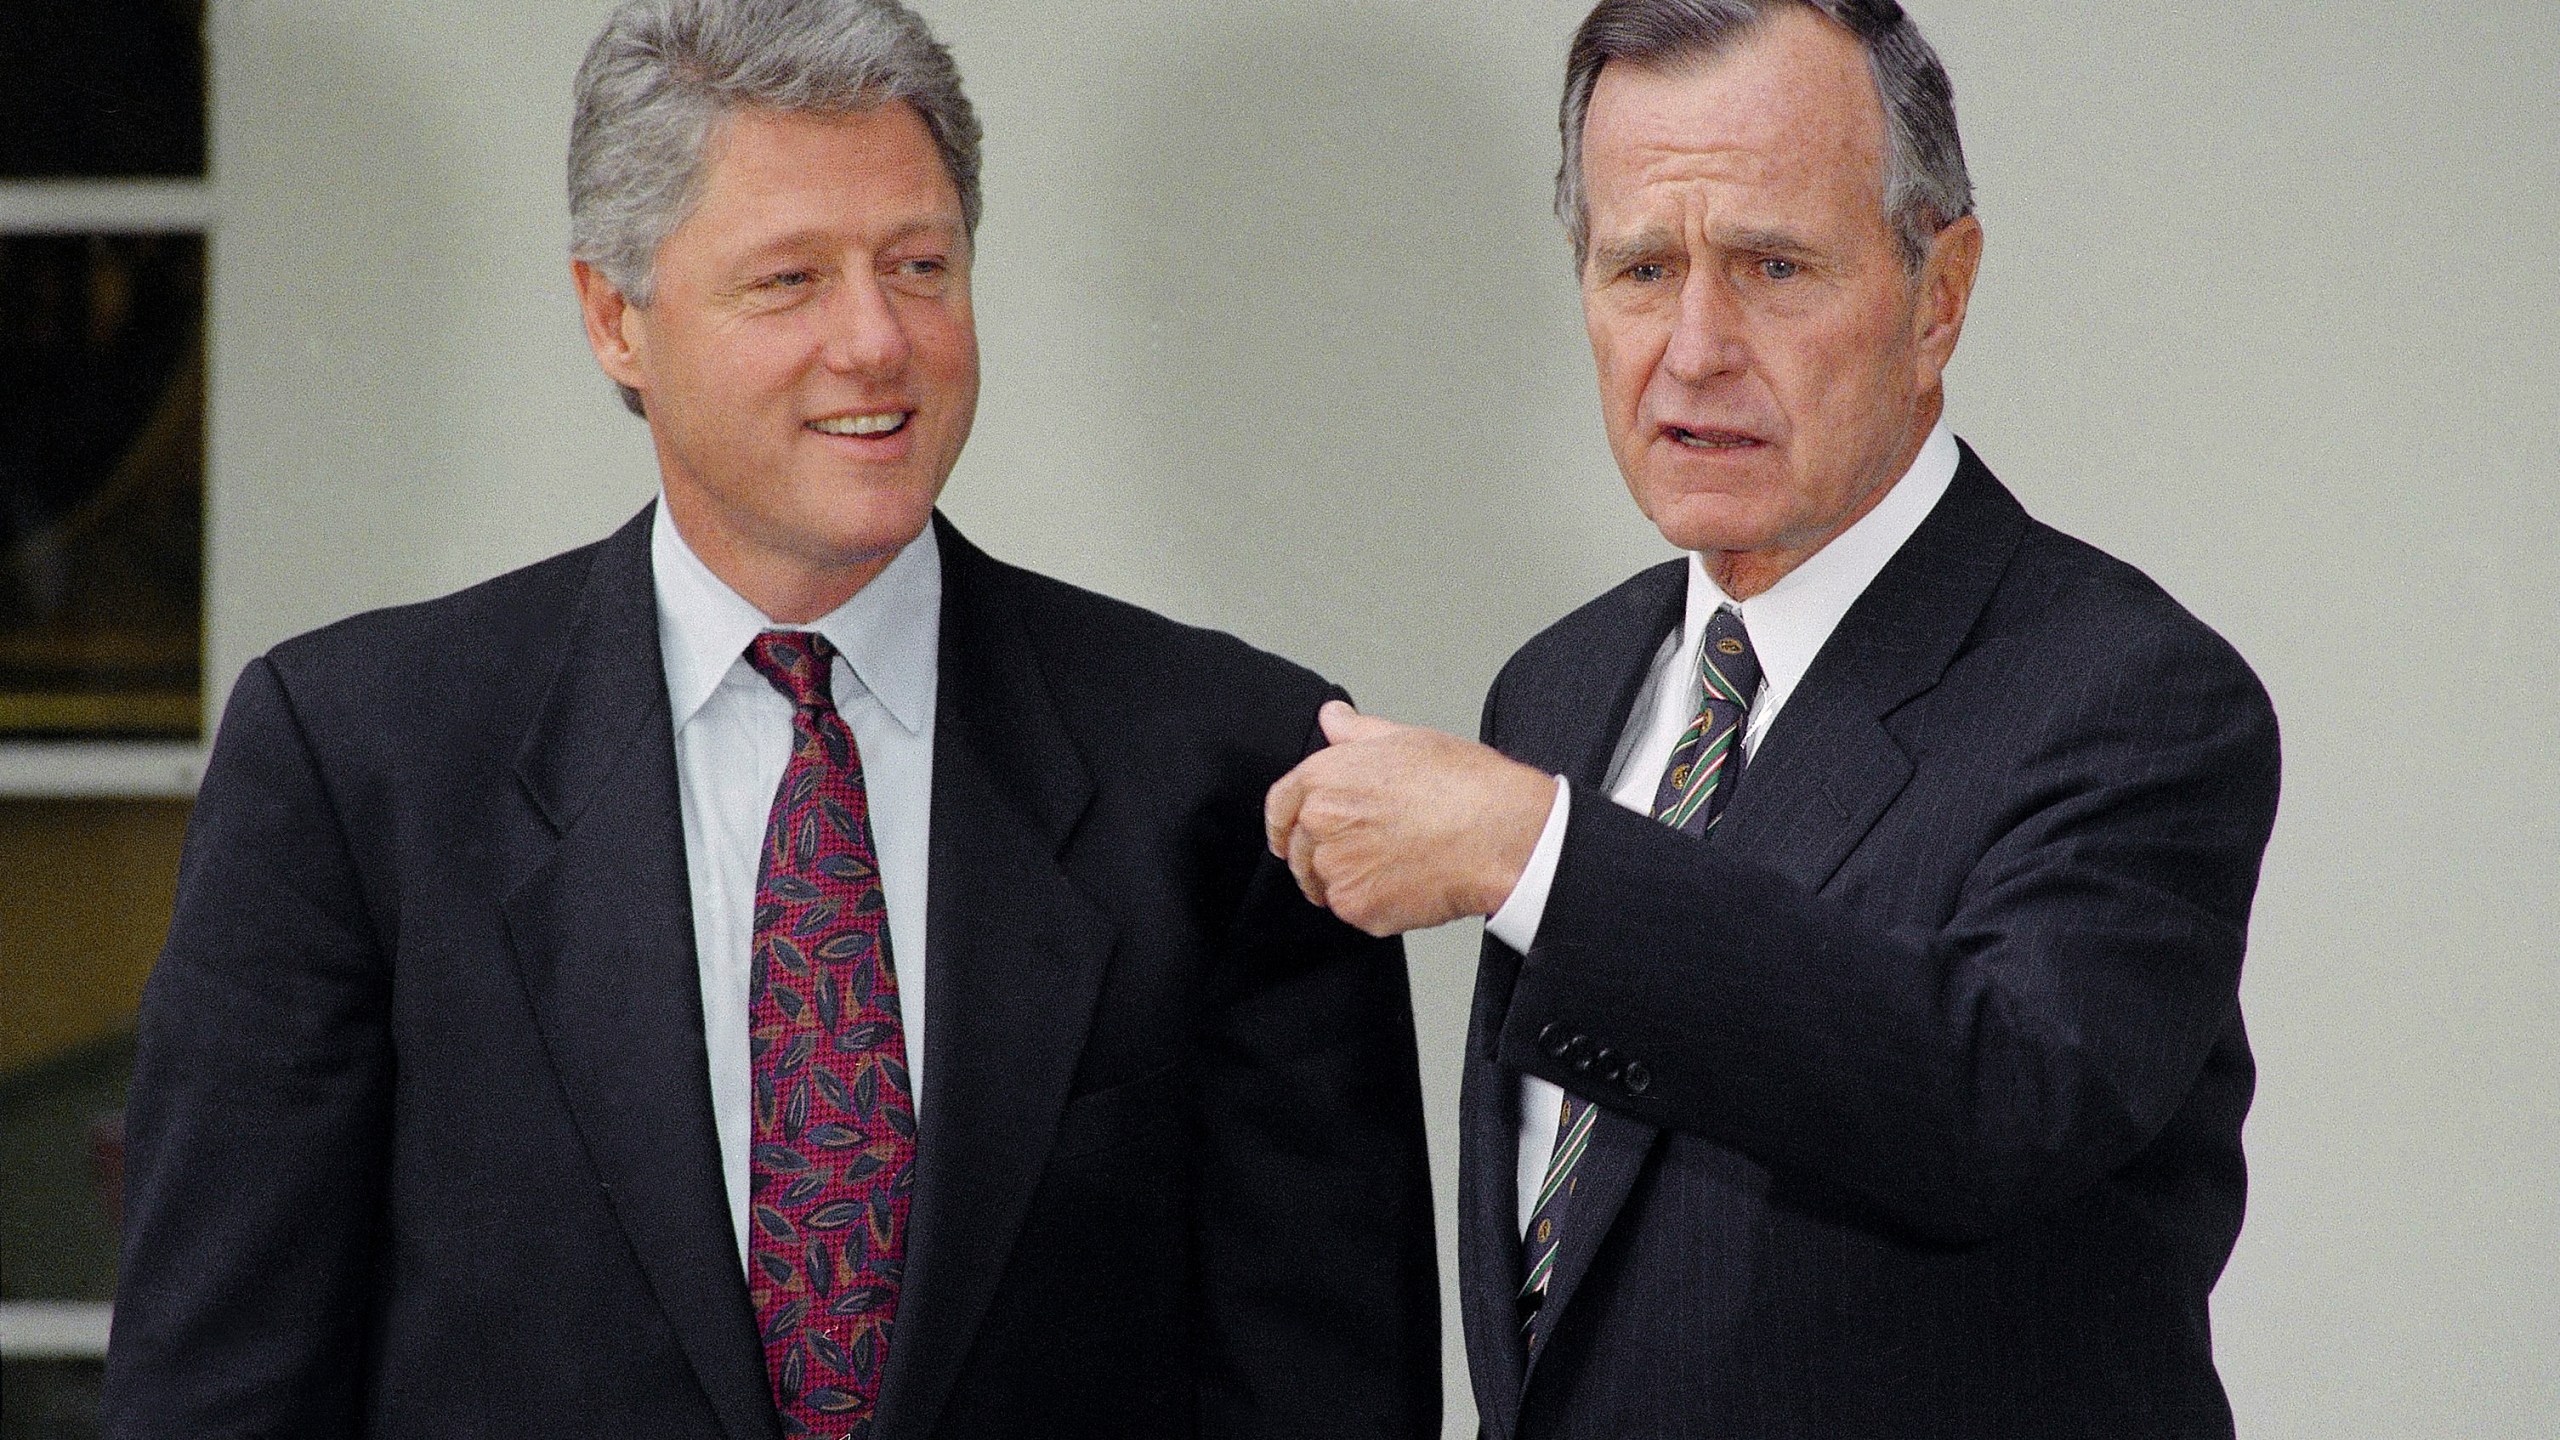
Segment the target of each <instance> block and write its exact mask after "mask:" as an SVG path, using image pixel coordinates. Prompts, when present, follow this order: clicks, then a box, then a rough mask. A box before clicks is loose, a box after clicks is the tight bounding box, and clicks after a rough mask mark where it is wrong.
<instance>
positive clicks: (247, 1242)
mask: <svg viewBox="0 0 2560 1440" xmlns="http://www.w3.org/2000/svg"><path fill="white" fill-rule="evenodd" d="M648 518H649V517H648V515H647V513H646V512H644V513H643V515H642V516H641V518H639V519H638V520H635V521H633V522H632V523H631V524H630V525H628V526H626V527H624V528H623V529H622V530H621V531H620V532H619V533H617V534H616V535H614V536H613V537H612V538H611V539H609V540H606V541H604V542H602V543H601V544H599V545H594V546H590V547H588V548H586V549H583V550H580V551H576V552H573V553H571V554H568V555H564V556H561V557H559V558H557V559H554V560H551V561H548V562H545V563H543V564H540V565H536V566H534V567H532V568H530V569H527V570H523V571H520V572H517V573H515V574H513V575H509V576H506V577H503V578H501V579H498V580H495V581H492V582H490V583H488V584H485V585H481V586H478V587H476V588H474V589H471V590H468V591H465V592H463V593H462V594H459V595H456V596H453V597H451V598H448V599H445V600H440V601H436V602H433V603H431V604H426V605H421V606H412V607H408V608H405V609H400V610H394V611H387V612H382V613H379V614H374V615H368V616H362V617H358V618H357V619H354V620H351V621H348V622H345V623H343V624H340V625H336V626H332V627H330V628H329V629H327V630H324V631H321V632H319V633H317V634H314V635H310V636H306V637H304V638H302V639H299V640H295V641H292V642H290V643H288V644H285V645H282V646H279V647H277V649H276V650H275V651H274V652H273V653H272V654H270V655H268V656H267V657H265V658H263V659H261V660H258V661H256V662H254V663H252V664H251V665H250V666H249V667H248V669H247V671H246V672H245V673H244V674H243V675H242V676H241V678H240V682H239V684H238V686H237V688H236V689H235V691H234V692H233V695H232V699H231V704H230V710H229V713H228V715H227V716H226V717H225V719H224V722H223V726H222V732H221V737H220V739H219V741H218V742H217V743H216V746H215V749H214V755H213V760H212V763H211V766H210V768H209V769H208V771H207V773H206V776H205V780H204V785H203V790H202V793H201V795H200V796H199V798H198V801H197V807H196V812H195V819H194V825H193V829H192V832H191V834H190V835H189V838H188V844H187V850H186V858H185V862H184V865H183V873H182V876H181V879H180V884H179V898H178V909H177V920H176V924H175V927H174V929H173V930H172V933H171V936H170V940H169V945H168V949H167V951H166V952H165V953H164V955H163V956H162V958H161V961H160V965H159V967H158V969H157V970H156V972H155V973H154V974H153V977H152V980H151V983H150V988H149V992H148V994H147V995H146V997H145V1000H144V1003H143V1016H142V1040H141V1053H140V1059H139V1063H138V1067H137V1071H136V1075H135V1079H134V1086H133V1099H132V1110H131V1114H130V1119H129V1124H130V1130H129V1144H130V1147H131V1148H130V1154H129V1162H128V1164H129V1168H128V1171H127V1204H126V1215H127V1221H126V1224H127V1235H126V1244H125V1251H124V1262H123V1272H122V1276H121V1281H120V1286H119V1290H118V1293H117V1302H116V1317H115V1333H114V1338H113V1344H112V1346H111V1353H110V1356H109V1361H108V1382H107V1383H108V1390H107V1406H106V1408H107V1415H108V1424H107V1431H108V1433H109V1434H111V1435H116V1436H129V1437H141V1436H152V1437H159V1436H171V1435H184V1436H188V1437H190V1440H203V1437H216V1436H233V1435H237V1436H247V1435H258V1436H312V1437H331V1440H340V1437H347V1436H354V1435H367V1436H421V1437H430V1436H431V1437H437V1440H447V1437H457V1436H540V1437H544V1440H568V1437H575V1436H593V1437H598V1440H633V1437H658V1436H667V1437H675V1436H684V1437H703V1440H714V1437H722V1440H779V1437H780V1434H781V1428H780V1422H779V1420H778V1418H777V1416H776V1415H775V1412H774V1409H773V1405H772V1403H771V1401H770V1399H769V1398H768V1396H767V1389H766V1380H765V1374H764V1361H763V1355H762V1349H761V1346H760V1344H759V1342H758V1339H757V1334H756V1325H755V1321H754V1318H753V1315H752V1311H751V1307H750V1304H749V1301H748V1297H747V1289H746V1282H745V1279H744V1277H743V1275H742V1274H741V1273H740V1270H739V1264H738V1253H737V1248H736V1241H735V1239H734V1237H733V1235H732V1233H731V1225H730V1219H729V1212H728V1205H727V1202H726V1200H725V1198H724V1195H723V1191H722V1187H721V1172H720V1160H719V1156H718V1153H717V1146H716V1141H715V1139H714V1135H713V1130H712V1118H711V1100H710V1091H709V1084H708V1080H707V1077H706V1069H707V1061H706V1059H705V1050H704V1042H703V1035H702V1017H701V1006H700V999H699V996H700V990H699V982H698V978H697V971H696V964H695V957H694V950H693V934H694V931H693V925H692V921H691V919H690V898H689V891H688V888H687V884H686V875H685V863H684V858H685V849H684V836H683V831H682V825H681V821H680V819H679V814H678V809H677V795H676V771H675V753H674V744H673V738H672V728H671V724H670V720H669V712H668V706H667V690H666V681H665V677H664V674H663V671H662V669H661V666H660V661H659V654H658V620H657V611H656V604H655V597H654V594H653V591H652V587H651V583H650V570H649V539H648V535H649V531H648ZM936 523H937V524H940V523H941V522H940V521H937V522H936ZM941 545H942V555H943V566H944V585H945V591H944V599H943V609H942V638H941V680H940V684H941V699H940V705H939V719H938V725H939V727H940V728H939V730H938V732H937V734H936V737H935V747H934V785H933V801H932V803H933V828H932V837H933V838H932V851H931V857H930V864H931V867H932V868H931V874H932V893H931V898H930V902H929V903H930V914H931V920H932V924H931V928H930V932H929V933H930V935H931V944H932V948H933V952H934V953H933V956H932V962H931V964H930V966H929V967H928V969H927V977H928V980H927V983H928V985H929V987H930V995H929V999H930V1001H931V1003H930V1005H929V1006H928V1010H927V1013H928V1015H929V1017H930V1018H929V1020H928V1022H927V1023H928V1024H929V1026H930V1027H931V1028H930V1031H929V1034H928V1039H927V1046H928V1048H929V1049H930V1050H931V1051H932V1054H933V1057H934V1061H933V1064H932V1065H931V1066H930V1067H929V1068H928V1069H927V1070H926V1072H925V1074H926V1082H925V1083H926V1094H925V1097H924V1105H923V1117H924V1128H923V1132H922V1139H921V1144H920V1155H919V1160H918V1173H917V1193H916V1199H915V1207H914V1215H913V1220H912V1228H911V1231H910V1246H909V1252H908V1266H907V1282H906V1291H905V1295H904V1298H903V1301H902V1304H901V1307H900V1311H899V1315H898V1321H897V1329H896V1334H895V1338H894V1340H893V1341H892V1344H891V1348H890V1359H889V1367H888V1372H887V1375H886V1379H885V1385H884V1389H883V1394H882V1398H881V1416H880V1426H879V1429H878V1430H877V1431H876V1432H875V1433H876V1434H877V1435H878V1436H880V1437H882V1440H893V1437H924V1436H951V1437H972V1440H974V1437H986V1436H1023V1437H1030V1436H1040V1437H1056V1436H1083V1435H1090V1436H1115V1437H1118V1436H1141V1437H1159V1436H1160V1437H1175V1436H1193V1435H1201V1436H1248V1435H1251V1436H1274V1437H1279V1436H1287V1437H1298V1436H1305V1435H1313V1434H1328V1435H1331V1434H1342V1435H1373V1436H1419V1435H1436V1434H1437V1433H1438V1423H1439V1421H1438V1415H1439V1389H1438V1384H1439V1379H1438V1377H1439V1345H1438V1303H1437V1298H1436V1295H1435V1291H1434V1280H1433V1269H1434V1266H1433V1259H1432V1243H1431V1220H1430V1210H1429V1194H1428V1176H1427V1171H1426V1168H1425V1158H1424V1152H1423V1139H1422V1118H1421V1102H1420V1095H1419V1087H1418V1083H1417V1079H1416V1074H1415V1064H1414V1046H1413V1030H1412V1019H1411V1011H1410V1007H1409V1003H1408V1000H1407V995H1406V987H1405V973H1404V967H1403V965H1402V963H1401V961H1400V959H1399V955H1398V952H1397V950H1396V949H1395V947H1394V946H1393V945H1392V943H1381V942H1376V941H1371V940H1368V939H1366V938H1365V937H1362V936H1360V935H1358V934H1357V933H1356V932H1354V931H1352V930H1351V929H1349V928H1348V927H1346V926H1343V925H1341V924H1339V923H1338V922H1336V921H1334V920H1333V919H1332V918H1331V917H1329V916H1327V915H1325V914H1323V913H1322V912H1321V911H1318V910H1316V909H1315V908H1313V907H1312V906H1309V905H1308V904H1307V903H1306V902H1305V901H1304V900H1303V899H1302V898H1301V897H1300V896H1299V894H1298V891H1297V888H1296V886H1295V885H1294V884H1293V883H1292V882H1291V881H1290V878H1289V874H1288V871H1287V870H1286V869H1285V867H1283V866H1281V865H1280V864H1279V863H1278V862H1277V861H1274V860H1272V859H1271V858H1270V856H1269V855H1268V854H1267V853H1266V852H1265V851H1264V849H1263V844H1262V831H1261V806H1262V796H1263V791H1264V789H1265V788H1266V787H1267V786H1268V785H1270V783H1271V782H1272V781H1273V780H1274V779H1276V778H1277V777H1278V776H1279V775H1280V774H1281V773H1282V772H1284V771H1286V770H1287V769H1288V768H1289V767H1290V766H1291V765H1292V764H1294V763H1295V762H1296V761H1297V760H1298V759H1299V757H1300V756H1301V755H1302V754H1303V753H1304V752H1305V751H1306V750H1307V749H1308V747H1309V746H1310V744H1311V743H1313V740H1314V738H1315V735H1316V730H1315V710H1316V707H1317V706H1318V705H1319V704H1321V703H1322V702H1323V701H1324V700H1325V699H1326V698H1327V697H1328V696H1329V695H1330V694H1334V693H1338V692H1334V691H1331V690H1330V689H1329V688H1328V687H1327V686H1326V685H1325V684H1324V683H1323V682H1322V681H1321V680H1319V679H1318V678H1317V677H1315V676H1314V675H1311V674H1309V673H1307V672H1306V671H1304V670H1301V669H1299V668H1297V667H1295V666H1292V665H1289V664H1286V663H1285V662H1282V661H1279V660H1276V659H1273V658H1272V657H1270V656H1267V655H1263V654H1260V653H1258V652H1255V651H1252V650H1249V649H1247V648H1246V647H1245V646H1243V645H1241V644H1239V643H1237V642H1235V641H1233V640H1231V639H1228V638H1227V637H1224V636H1220V635H1214V634H1211V633H1208V632H1205V631H1199V630H1192V629H1188V628H1185V627H1182V626H1177V625H1174V624H1172V623H1170V622H1168V621H1164V620H1161V619H1159V618H1157V617H1155V616H1152V615H1149V614H1147V613H1145V612H1143V611H1140V610H1136V609H1134V608H1131V607H1129V606H1126V605H1121V604H1118V603H1116V602H1113V601H1109V600H1105V599H1102V598H1101V597H1098V596H1095V595H1091V594H1088V593H1085V592H1083V591H1079V590H1075V589H1072V588H1070V587H1068V586H1065V585H1061V584H1058V583H1056V582H1054V581H1050V580H1045V579H1042V578H1040V577H1038V576H1035V575H1032V574H1029V573H1027V572H1024V571H1021V570H1017V569H1014V568H1012V567H1010V566H1006V565H1002V564H999V563H997V562H996V561H993V560H991V559H989V558H987V557H986V556H985V555H984V554H982V553H980V552H979V551H978V550H977V549H975V548H974V547H972V546H971V545H969V544H968V542H966V541H965V540H963V539H961V538H960V537H959V535H958V534H957V533H956V532H954V531H953V530H951V529H950V528H949V527H948V526H947V525H945V526H944V528H943V529H942V530H941Z"/></svg>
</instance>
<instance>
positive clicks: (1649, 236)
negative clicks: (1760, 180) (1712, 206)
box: [1590, 225, 1823, 270]
mask: <svg viewBox="0 0 2560 1440" xmlns="http://www.w3.org/2000/svg"><path fill="white" fill-rule="evenodd" d="M1715 242H1716V244H1717V245H1718V246H1719V247H1720V248H1723V249H1726V250H1748V251H1754V252H1758V253H1763V254H1769V255H1785V256H1790V257H1808V258H1809V257H1814V256H1819V255H1821V254H1822V253H1823V250H1822V247H1821V246H1819V245H1816V244H1814V243H1813V242H1812V241H1810V240H1807V239H1805V238H1804V237H1803V236H1802V235H1799V234H1797V233H1796V232H1794V231H1792V230H1779V229H1772V228H1769V227H1765V226H1753V227H1747V228H1745V229H1741V230H1726V231H1720V232H1718V233H1717V235H1716V236H1715ZM1686 249H1687V246H1686V245H1685V244H1684V243H1683V241H1682V240H1681V238H1680V237H1679V236H1678V235H1676V234H1674V233H1672V232H1671V231H1670V230H1668V229H1665V228H1664V227H1662V226H1659V225H1648V226H1646V227H1645V228H1643V229H1641V230H1637V231H1635V232H1633V233H1632V234H1627V235H1621V236H1618V237H1617V238H1615V239H1612V240H1608V241H1604V242H1602V243H1600V244H1598V245H1594V246H1593V247H1591V262H1590V263H1591V265H1592V266H1593V267H1594V268H1595V269H1601V270H1622V269H1624V268H1626V267H1627V266H1629V265H1636V264H1641V263H1643V262H1644V261H1647V260H1658V259H1663V258H1666V257H1674V256H1678V255H1680V254H1682V253H1684V252H1685V251H1686Z"/></svg>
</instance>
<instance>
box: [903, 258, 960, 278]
mask: <svg viewBox="0 0 2560 1440" xmlns="http://www.w3.org/2000/svg"><path fill="white" fill-rule="evenodd" d="M950 268H951V267H950V265H949V264H948V263H946V262H944V261H942V260H940V259H937V258H936V257H934V256H930V255H920V256H917V257H916V258H915V259H913V260H902V261H900V262H898V269H899V271H900V272H901V273H902V274H907V275H939V274H941V273H942V272H943V271H945V270H948V269H950Z"/></svg>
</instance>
